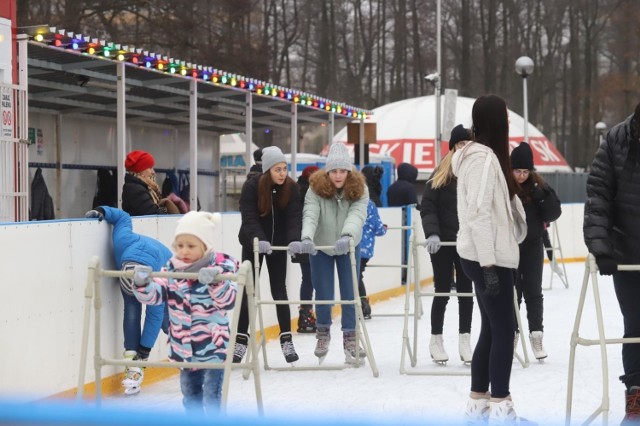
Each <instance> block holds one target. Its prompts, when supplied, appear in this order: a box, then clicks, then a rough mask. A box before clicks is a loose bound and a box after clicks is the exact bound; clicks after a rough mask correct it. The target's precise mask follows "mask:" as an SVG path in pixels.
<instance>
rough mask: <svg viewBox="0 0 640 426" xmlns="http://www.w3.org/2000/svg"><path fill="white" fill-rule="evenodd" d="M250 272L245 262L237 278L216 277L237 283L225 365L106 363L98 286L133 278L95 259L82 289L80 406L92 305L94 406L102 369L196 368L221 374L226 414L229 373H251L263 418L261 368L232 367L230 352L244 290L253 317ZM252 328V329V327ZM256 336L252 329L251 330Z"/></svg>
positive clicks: (251, 350)
mask: <svg viewBox="0 0 640 426" xmlns="http://www.w3.org/2000/svg"><path fill="white" fill-rule="evenodd" d="M250 272H251V262H249V261H245V262H243V263H242V264H241V265H240V269H239V270H238V273H237V274H221V275H219V276H218V278H219V279H221V280H232V281H235V282H236V283H237V296H236V305H235V306H236V307H237V309H234V310H233V318H232V320H231V324H230V329H231V335H230V337H229V347H228V348H227V358H226V360H225V362H224V363H208V362H152V361H132V360H124V359H108V358H103V357H102V348H101V337H100V333H101V324H100V318H101V315H100V310H101V308H102V298H101V294H102V292H101V289H100V286H101V283H102V280H103V278H105V277H112V278H122V277H126V278H129V279H132V278H133V270H129V271H117V270H104V269H102V268H101V267H100V259H99V258H98V257H97V256H95V257H93V258H92V259H91V261H90V262H89V268H88V274H87V285H86V287H85V293H84V297H85V305H84V316H83V328H82V344H81V348H80V371H79V374H78V394H77V397H76V401H77V402H79V403H81V402H82V401H83V397H84V384H85V374H86V365H87V353H88V347H89V329H90V327H91V324H90V323H91V304H92V302H93V306H94V312H95V314H94V317H95V319H94V347H95V350H94V358H93V360H94V369H95V383H96V405H97V406H100V405H101V399H102V386H101V383H102V367H103V366H105V365H118V366H124V367H158V368H199V369H211V370H224V380H223V383H222V400H221V404H220V410H221V411H222V412H225V411H226V407H227V400H228V396H229V384H230V381H231V370H239V369H243V370H245V371H248V372H252V373H253V377H254V384H255V393H256V403H257V408H258V414H259V415H260V416H262V415H263V414H264V408H263V404H262V388H261V385H260V367H259V365H258V361H257V357H256V356H253V357H251V360H252V361H250V362H244V363H239V364H233V363H232V361H233V352H234V349H235V341H236V334H237V329H238V319H239V318H240V309H239V307H240V306H241V304H242V297H243V294H244V291H243V289H244V288H246V289H247V295H248V296H247V297H249V300H248V302H249V304H248V305H249V306H250V308H249V315H250V318H251V317H255V312H254V311H253V309H254V304H253V303H251V302H252V301H251V297H252V295H253V276H252V274H251V273H250ZM151 277H152V278H153V277H163V278H181V279H198V274H197V273H195V272H191V273H188V272H153V273H152V274H151ZM251 327H254V326H251ZM251 331H252V332H253V333H255V329H252V330H251ZM257 351H258V349H257V346H256V344H255V340H254V341H253V342H251V343H250V344H249V353H250V354H256V353H257Z"/></svg>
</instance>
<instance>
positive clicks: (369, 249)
mask: <svg viewBox="0 0 640 426" xmlns="http://www.w3.org/2000/svg"><path fill="white" fill-rule="evenodd" d="M386 233H387V226H386V225H385V224H383V223H382V220H381V219H380V214H379V213H378V208H377V207H376V205H375V203H374V202H373V201H372V200H369V204H368V205H367V219H366V220H365V222H364V228H363V229H362V240H361V241H360V280H359V281H358V292H359V293H360V303H361V304H362V315H363V316H364V318H365V319H371V305H370V304H369V298H368V297H367V290H366V288H365V287H364V279H363V278H364V270H365V268H366V267H367V263H368V262H369V260H370V259H371V258H372V257H373V250H374V248H375V244H376V237H381V236H383V235H385V234H386Z"/></svg>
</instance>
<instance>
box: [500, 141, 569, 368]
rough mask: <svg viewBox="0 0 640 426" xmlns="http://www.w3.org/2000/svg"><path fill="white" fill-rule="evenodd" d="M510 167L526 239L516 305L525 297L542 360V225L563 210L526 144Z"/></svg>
mask: <svg viewBox="0 0 640 426" xmlns="http://www.w3.org/2000/svg"><path fill="white" fill-rule="evenodd" d="M511 168H512V169H513V176H514V178H515V179H516V182H518V184H519V185H520V190H519V192H518V197H519V198H520V201H522V205H523V206H524V211H525V213H526V215H527V236H526V238H525V239H524V241H523V242H521V243H520V262H519V264H518V270H517V275H516V292H517V295H518V306H519V305H520V303H521V302H522V299H523V298H524V302H525V304H526V305H527V321H528V323H529V341H530V342H531V349H532V350H533V356H534V357H535V358H536V359H537V360H543V359H545V358H546V357H547V351H546V349H545V347H544V343H543V336H544V330H543V304H544V296H543V295H542V269H543V267H544V243H543V237H544V232H545V224H546V223H549V222H553V221H555V220H556V219H558V218H559V217H560V214H561V213H562V208H561V206H560V200H559V199H558V196H557V195H556V193H555V191H554V190H553V188H551V187H550V186H549V185H548V184H547V183H546V182H545V181H544V179H542V177H541V176H540V175H539V174H538V173H536V171H535V170H534V165H533V152H532V151H531V147H530V146H529V144H528V143H526V142H522V143H521V144H520V145H518V146H517V147H516V148H514V149H513V151H511ZM516 333H518V330H516ZM516 341H517V336H516Z"/></svg>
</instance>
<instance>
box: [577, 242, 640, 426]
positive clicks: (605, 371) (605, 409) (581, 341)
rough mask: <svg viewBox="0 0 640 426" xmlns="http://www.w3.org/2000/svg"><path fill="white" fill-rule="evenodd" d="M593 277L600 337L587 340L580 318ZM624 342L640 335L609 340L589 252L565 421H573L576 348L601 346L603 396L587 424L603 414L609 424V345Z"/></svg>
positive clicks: (626, 268) (621, 267)
mask: <svg viewBox="0 0 640 426" xmlns="http://www.w3.org/2000/svg"><path fill="white" fill-rule="evenodd" d="M618 271H640V265H618ZM589 278H591V287H592V290H593V301H594V305H595V314H596V320H597V322H598V338H597V339H585V338H583V337H580V335H579V332H580V321H581V320H582V313H583V310H584V302H585V298H586V294H587V291H588V287H589ZM623 343H640V337H634V338H620V339H607V338H606V337H605V332H604V321H603V317H602V304H601V303H600V289H599V287H598V265H597V264H596V259H595V257H594V256H593V255H592V254H591V253H589V255H588V256H587V261H586V263H585V268H584V277H583V279H582V289H581V290H580V298H579V299H578V310H577V312H576V319H575V322H574V325H573V331H572V333H571V340H570V343H569V344H570V347H571V349H570V351H569V373H568V378H567V410H566V417H565V424H566V425H569V424H570V423H571V408H572V407H571V406H572V402H573V378H574V370H575V358H576V347H577V346H578V345H581V346H596V345H598V346H600V366H601V369H602V399H601V401H600V405H599V406H598V407H597V408H596V410H595V411H594V412H593V413H592V414H591V415H590V416H589V417H588V418H587V419H586V420H585V421H584V423H583V424H589V423H591V422H593V421H594V420H595V419H596V418H597V417H598V416H599V415H601V414H602V423H603V424H607V423H608V421H609V366H608V358H607V345H614V344H623Z"/></svg>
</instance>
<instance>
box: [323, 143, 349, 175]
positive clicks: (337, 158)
mask: <svg viewBox="0 0 640 426" xmlns="http://www.w3.org/2000/svg"><path fill="white" fill-rule="evenodd" d="M324 169H325V171H327V172H330V171H331V170H336V169H343V170H348V171H351V170H352V169H353V162H352V161H351V155H350V154H349V149H347V146H346V145H345V144H343V143H339V142H336V143H334V144H333V145H331V147H330V148H329V155H328V156H327V163H326V165H325V166H324Z"/></svg>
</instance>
